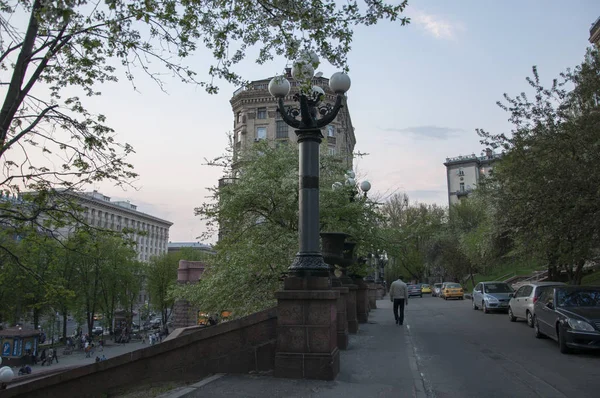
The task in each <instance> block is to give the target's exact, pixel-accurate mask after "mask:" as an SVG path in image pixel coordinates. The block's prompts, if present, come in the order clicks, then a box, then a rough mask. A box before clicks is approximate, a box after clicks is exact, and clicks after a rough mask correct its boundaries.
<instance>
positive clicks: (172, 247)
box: [167, 242, 214, 254]
mask: <svg viewBox="0 0 600 398" xmlns="http://www.w3.org/2000/svg"><path fill="white" fill-rule="evenodd" d="M185 248H189V249H192V250H197V251H201V252H206V253H210V254H212V253H214V250H213V247H212V246H211V245H207V244H205V243H200V242H169V244H168V246H167V249H168V251H169V253H171V252H178V251H181V250H182V249H185Z"/></svg>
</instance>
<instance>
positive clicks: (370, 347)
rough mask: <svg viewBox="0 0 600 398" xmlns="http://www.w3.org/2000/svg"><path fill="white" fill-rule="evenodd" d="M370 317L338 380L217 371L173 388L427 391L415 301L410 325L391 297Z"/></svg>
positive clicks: (354, 393) (177, 393) (238, 393)
mask: <svg viewBox="0 0 600 398" xmlns="http://www.w3.org/2000/svg"><path fill="white" fill-rule="evenodd" d="M377 307H378V308H377V309H374V310H371V312H370V314H369V323H368V324H361V325H360V331H359V333H358V334H356V335H351V336H350V344H349V348H348V350H346V351H341V354H340V364H341V370H340V373H339V375H338V377H337V379H336V380H335V381H330V382H327V381H316V380H292V379H276V378H274V377H272V376H271V375H270V374H265V375H233V374H231V375H229V374H227V375H214V376H211V377H209V378H207V379H205V380H203V381H200V382H199V383H197V384H194V385H190V386H187V387H182V388H179V389H177V390H173V391H171V392H169V393H167V394H163V395H161V397H162V398H176V397H186V398H193V397H205V396H209V397H211V398H226V397H247V398H254V397H256V398H264V397H294V398H300V397H314V398H321V397H323V398H324V397H328V398H329V397H332V398H335V397H344V398H348V397H365V398H368V397H382V398H387V397H389V398H392V397H393V398H405V397H407V398H408V397H416V398H421V397H425V396H426V394H425V392H424V388H423V382H422V380H421V375H420V372H419V370H418V367H417V361H416V360H415V353H414V349H413V345H412V339H411V337H410V329H409V328H408V327H407V324H408V323H410V312H411V311H410V304H409V306H408V307H407V310H408V311H407V313H406V321H405V326H404V327H402V326H398V325H396V324H395V321H394V318H393V314H392V304H391V303H390V301H389V299H387V298H384V299H383V300H378V301H377Z"/></svg>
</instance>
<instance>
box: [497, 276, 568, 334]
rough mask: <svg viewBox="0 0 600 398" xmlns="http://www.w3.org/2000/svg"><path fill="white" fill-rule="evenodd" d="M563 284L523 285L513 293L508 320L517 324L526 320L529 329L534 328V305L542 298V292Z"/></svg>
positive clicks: (539, 283) (532, 283)
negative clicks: (545, 288) (518, 321)
mask: <svg viewBox="0 0 600 398" xmlns="http://www.w3.org/2000/svg"><path fill="white" fill-rule="evenodd" d="M564 285H565V284H564V283H562V282H531V283H526V284H524V285H521V287H520V288H519V289H517V291H516V292H515V293H513V295H512V298H511V299H510V302H509V303H508V319H510V321H511V322H515V321H516V320H517V319H525V320H526V321H527V325H529V327H533V316H534V315H535V311H534V304H535V302H536V301H537V299H538V298H539V297H540V294H541V293H542V290H543V288H544V287H547V286H564Z"/></svg>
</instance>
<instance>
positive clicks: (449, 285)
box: [446, 283, 462, 289]
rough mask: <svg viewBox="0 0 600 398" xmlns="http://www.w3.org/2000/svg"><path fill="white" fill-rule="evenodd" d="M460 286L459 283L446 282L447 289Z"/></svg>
mask: <svg viewBox="0 0 600 398" xmlns="http://www.w3.org/2000/svg"><path fill="white" fill-rule="evenodd" d="M461 287H462V286H461V285H460V284H459V283H448V284H447V285H446V288H448V289H460V288H461Z"/></svg>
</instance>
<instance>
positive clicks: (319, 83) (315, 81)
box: [233, 77, 329, 97]
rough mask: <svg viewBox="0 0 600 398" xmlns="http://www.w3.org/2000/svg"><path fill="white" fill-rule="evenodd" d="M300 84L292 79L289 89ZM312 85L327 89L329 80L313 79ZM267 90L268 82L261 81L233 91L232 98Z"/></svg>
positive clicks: (322, 78)
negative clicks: (248, 92)
mask: <svg viewBox="0 0 600 398" xmlns="http://www.w3.org/2000/svg"><path fill="white" fill-rule="evenodd" d="M300 84H301V83H299V82H297V81H295V80H293V79H291V80H290V86H291V87H297V86H299V85H300ZM312 84H313V85H314V86H320V87H324V88H327V87H329V79H326V78H324V77H315V78H314V79H313V80H312ZM268 88H269V83H268V82H264V81H261V82H260V83H259V82H256V83H250V84H248V85H245V86H242V87H240V88H238V89H237V90H235V91H234V92H233V96H234V97H235V96H237V95H239V94H241V93H243V92H244V91H252V90H256V91H267V90H268Z"/></svg>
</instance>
